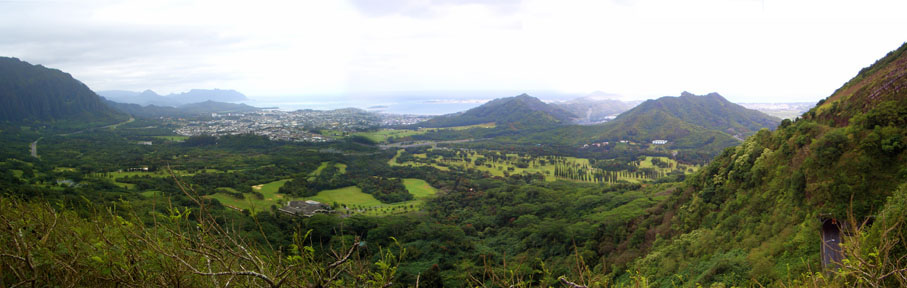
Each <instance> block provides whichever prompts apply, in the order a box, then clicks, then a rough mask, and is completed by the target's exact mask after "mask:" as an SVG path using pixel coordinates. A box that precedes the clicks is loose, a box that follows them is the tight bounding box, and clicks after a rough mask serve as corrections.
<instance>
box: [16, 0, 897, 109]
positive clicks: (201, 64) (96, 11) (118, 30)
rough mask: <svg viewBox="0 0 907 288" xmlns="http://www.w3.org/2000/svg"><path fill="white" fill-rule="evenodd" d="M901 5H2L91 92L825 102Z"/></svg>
mask: <svg viewBox="0 0 907 288" xmlns="http://www.w3.org/2000/svg"><path fill="white" fill-rule="evenodd" d="M904 11H907V1H872V0H868V1H856V0H849V1H839V0H818V1H813V0H808V1H801V0H765V1H761V0H756V1H753V0H690V1H677V0H664V1H661V0H655V1H632V0H588V1H587V0H557V1H536V0H525V1H520V0H498V1H479V0H380V1H378V0H351V1H269V0H261V1H231V0H212V1H207V0H200V1H173V0H155V1H144V0H143V1H110V0H79V1H68V0H0V56H8V57H17V58H20V59H22V60H24V61H28V62H30V63H32V64H41V65H44V66H47V67H51V68H57V69H60V70H63V71H65V72H68V73H70V74H72V75H73V76H74V77H75V78H77V79H79V80H81V81H82V82H84V83H85V84H87V85H88V86H89V87H90V88H92V89H93V90H95V91H101V90H133V91H142V90H145V89H152V90H154V91H156V92H158V93H160V94H167V93H174V92H182V91H187V90H189V89H193V88H200V89H212V88H220V89H235V90H238V91H240V92H242V93H244V94H246V95H247V96H249V97H250V98H253V99H259V100H262V99H263V100H268V99H284V100H286V99H292V100H296V101H321V100H323V99H332V100H335V101H336V100H338V99H340V100H341V101H347V100H348V101H355V100H356V99H363V98H376V97H394V96H395V95H410V96H412V95H422V94H420V93H423V92H424V93H425V94H426V95H427V94H431V95H435V96H433V97H436V98H437V97H438V96H436V95H449V96H442V98H443V97H451V98H463V99H468V98H469V97H473V96H474V97H481V98H487V97H492V98H493V97H494V95H499V97H505V96H512V95H515V94H514V93H522V92H527V93H530V94H531V95H534V96H538V97H540V98H543V99H546V98H549V99H550V98H559V97H560V98H564V97H572V96H582V95H586V94H589V93H593V92H595V91H600V92H604V93H608V94H612V95H618V96H619V97H620V98H623V99H648V98H657V97H660V96H671V95H673V96H676V95H680V93H681V91H689V92H692V93H695V94H706V93H709V92H718V93H720V94H722V95H724V96H725V97H726V98H728V99H729V100H731V101H734V102H814V101H818V100H819V99H822V98H824V97H827V96H828V95H830V94H831V93H832V92H833V91H834V90H835V89H837V88H838V87H840V86H841V85H842V84H843V83H844V82H846V81H847V80H849V79H850V78H851V77H853V76H854V75H856V73H857V72H858V71H859V70H860V69H861V68H863V67H866V66H869V65H870V64H872V63H873V62H874V61H875V60H876V59H878V58H881V57H882V56H884V55H885V53H887V52H889V51H891V50H894V49H896V48H898V47H899V46H900V45H901V44H902V43H904V42H905V41H907V30H905V29H904V27H907V17H904V16H903V13H904ZM426 91H431V93H428V92H426ZM432 93H434V94H432Z"/></svg>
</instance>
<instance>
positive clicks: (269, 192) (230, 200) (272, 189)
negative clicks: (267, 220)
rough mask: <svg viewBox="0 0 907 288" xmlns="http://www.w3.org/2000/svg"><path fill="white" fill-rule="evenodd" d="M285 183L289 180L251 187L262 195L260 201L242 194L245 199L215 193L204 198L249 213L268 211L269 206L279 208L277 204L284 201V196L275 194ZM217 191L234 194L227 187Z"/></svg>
mask: <svg viewBox="0 0 907 288" xmlns="http://www.w3.org/2000/svg"><path fill="white" fill-rule="evenodd" d="M287 181H290V180H289V179H284V180H277V181H274V182H270V183H265V184H260V185H255V186H252V190H255V191H257V192H259V193H261V194H262V196H263V197H262V198H261V199H259V198H258V196H256V195H255V194H253V193H245V194H243V197H245V199H238V198H236V197H233V195H229V194H227V193H215V194H213V195H207V196H205V197H207V198H211V199H217V201H219V202H220V203H221V204H224V205H225V206H227V207H231V208H234V209H239V210H243V209H248V210H249V211H251V212H258V211H263V210H264V209H270V207H271V205H278V206H279V202H280V201H281V200H286V199H285V198H286V197H285V196H286V195H283V194H280V193H277V190H278V189H280V186H283V184H284V183H287ZM217 189H218V190H227V191H229V192H234V193H235V192H236V190H233V189H232V188H229V187H220V188H217Z"/></svg>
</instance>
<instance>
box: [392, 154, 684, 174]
mask: <svg viewBox="0 0 907 288" xmlns="http://www.w3.org/2000/svg"><path fill="white" fill-rule="evenodd" d="M401 153H403V149H400V150H397V155H395V156H394V157H393V158H391V160H389V161H388V165H391V166H407V165H409V166H414V167H420V166H433V167H435V168H438V169H439V170H445V171H447V170H449V169H450V168H449V167H460V168H463V169H476V170H479V171H484V172H488V173H489V174H491V175H492V176H499V177H505V176H506V175H517V174H535V173H541V174H542V175H545V180H546V181H557V180H566V179H564V178H559V177H557V176H556V175H555V169H556V166H561V167H575V168H580V167H586V168H589V169H588V171H589V172H588V175H591V173H592V169H591V165H590V162H589V159H585V158H576V157H560V158H559V159H558V161H559V162H558V163H557V164H553V163H551V162H550V161H546V163H544V164H542V163H541V162H540V161H538V160H539V159H534V158H533V157H519V155H517V154H507V155H506V156H507V159H506V160H498V161H495V162H491V161H490V159H489V161H487V162H486V163H485V164H483V165H475V161H476V159H478V158H483V157H484V156H482V155H481V154H479V153H470V154H469V155H468V158H467V159H468V161H463V160H462V159H444V157H437V158H435V159H428V162H430V163H421V162H415V161H407V162H404V163H397V161H396V160H397V157H399V156H400V154H401ZM413 157H414V158H422V159H427V158H426V156H425V154H414V155H413ZM654 158H659V159H660V160H662V161H664V162H667V163H670V167H668V168H659V167H657V166H656V165H654V164H652V160H653V159H654ZM518 161H523V162H527V163H529V165H528V166H527V167H526V168H520V167H517V165H516V162H518ZM637 167H639V168H651V169H655V170H657V171H658V172H660V173H665V174H666V173H669V172H671V170H673V169H676V168H677V167H678V163H677V162H676V161H674V160H672V159H670V158H668V157H651V156H646V157H645V159H643V160H642V161H639V165H638V166H637ZM688 167H690V168H692V170H693V171H695V170H696V169H698V168H699V167H698V166H688ZM686 172H689V171H686ZM618 174H619V175H618V180H625V181H629V182H639V181H641V180H643V179H642V178H639V177H637V175H635V174H634V173H631V172H626V171H624V172H619V173H618ZM569 181H580V180H569ZM584 182H588V181H584Z"/></svg>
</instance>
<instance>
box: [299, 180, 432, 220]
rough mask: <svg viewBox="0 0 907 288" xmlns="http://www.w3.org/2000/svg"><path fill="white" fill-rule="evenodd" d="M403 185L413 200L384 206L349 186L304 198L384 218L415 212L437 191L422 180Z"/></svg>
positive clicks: (349, 211)
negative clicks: (385, 216)
mask: <svg viewBox="0 0 907 288" xmlns="http://www.w3.org/2000/svg"><path fill="white" fill-rule="evenodd" d="M403 185H404V186H406V190H407V191H409V193H411V194H413V198H414V199H413V200H409V201H405V202H400V203H393V204H385V203H381V201H378V199H375V197H374V196H372V195H369V194H365V193H363V192H362V190H361V189H359V187H356V186H349V187H344V188H340V189H333V190H324V191H321V192H318V194H317V195H315V196H312V197H308V198H305V199H306V200H315V201H318V202H321V203H325V204H328V205H333V203H335V202H336V203H338V204H340V205H346V207H347V213H354V214H364V215H370V216H384V215H391V214H400V213H406V212H409V211H417V210H419V209H421V208H422V204H424V202H425V199H426V198H428V197H431V196H433V195H435V193H437V189H435V188H434V187H431V185H429V184H428V182H425V180H422V179H414V178H405V179H403ZM341 209H342V208H341Z"/></svg>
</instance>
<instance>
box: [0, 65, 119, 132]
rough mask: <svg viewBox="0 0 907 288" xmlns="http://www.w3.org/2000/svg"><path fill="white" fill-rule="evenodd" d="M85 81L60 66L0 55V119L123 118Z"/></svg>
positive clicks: (106, 120)
mask: <svg viewBox="0 0 907 288" xmlns="http://www.w3.org/2000/svg"><path fill="white" fill-rule="evenodd" d="M124 117H125V115H121V114H119V113H117V112H116V111H114V110H113V109H110V108H108V107H107V106H106V105H104V103H103V102H102V101H101V98H100V97H99V96H98V95H97V94H95V93H94V92H93V91H91V89H89V88H88V86H86V85H85V84H84V83H82V82H80V81H79V80H77V79H75V78H73V77H72V75H70V74H69V73H66V72H63V71H60V70H58V69H52V68H47V67H44V66H42V65H33V64H31V63H28V62H25V61H22V60H19V59H18V58H10V57H0V121H13V122H22V121H26V122H27V121H66V122H70V123H69V124H73V125H74V124H80V123H74V121H72V120H78V121H79V122H81V124H88V123H95V122H97V123H99V124H103V123H113V122H117V121H120V120H123V119H124Z"/></svg>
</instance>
